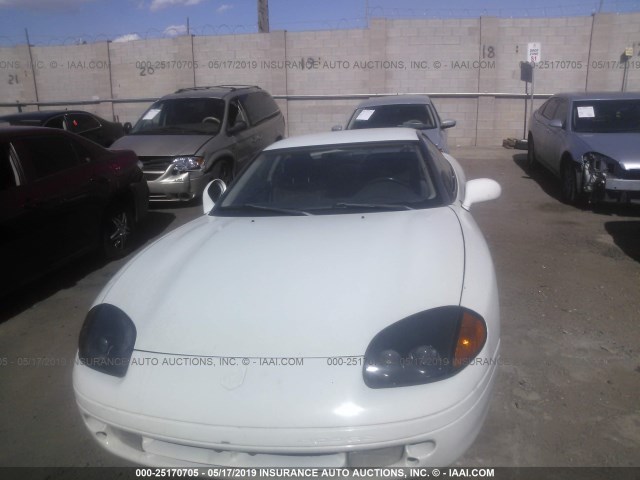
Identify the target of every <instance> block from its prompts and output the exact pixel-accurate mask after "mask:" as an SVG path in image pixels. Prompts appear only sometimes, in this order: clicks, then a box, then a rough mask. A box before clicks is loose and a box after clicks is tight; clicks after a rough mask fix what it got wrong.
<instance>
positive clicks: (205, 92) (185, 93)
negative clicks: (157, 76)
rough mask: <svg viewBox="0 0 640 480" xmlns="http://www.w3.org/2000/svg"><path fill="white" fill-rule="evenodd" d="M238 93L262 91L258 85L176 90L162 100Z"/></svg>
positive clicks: (221, 96) (224, 95)
mask: <svg viewBox="0 0 640 480" xmlns="http://www.w3.org/2000/svg"><path fill="white" fill-rule="evenodd" d="M238 91H262V89H261V88H260V87H258V86H256V85H215V86H211V87H189V88H181V89H179V90H176V91H175V92H173V93H170V94H169V95H165V96H163V97H162V99H163V100H164V99H167V98H224V97H226V96H228V95H232V94H234V93H236V92H238Z"/></svg>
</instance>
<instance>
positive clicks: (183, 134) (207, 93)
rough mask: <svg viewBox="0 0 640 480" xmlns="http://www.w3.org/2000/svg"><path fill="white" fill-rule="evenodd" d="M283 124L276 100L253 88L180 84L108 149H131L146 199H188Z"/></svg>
mask: <svg viewBox="0 0 640 480" xmlns="http://www.w3.org/2000/svg"><path fill="white" fill-rule="evenodd" d="M284 127H285V126H284V117H283V116H282V113H281V112H280V109H279V108H278V106H277V104H276V102H275V101H274V100H273V98H272V97H271V95H269V93H267V92H266V91H264V90H262V89H261V88H259V87H255V86H244V85H221V86H215V87H194V88H183V89H181V90H178V91H177V92H175V93H173V94H171V95H166V96H164V97H162V98H161V99H160V100H158V101H156V102H155V103H153V105H151V107H149V109H148V110H147V111H146V112H144V114H143V115H142V116H141V117H140V119H139V120H138V122H137V123H136V124H135V126H134V127H133V128H132V129H131V131H130V132H129V134H128V135H126V136H124V137H122V138H120V139H119V140H117V141H116V142H115V143H114V144H113V145H112V146H111V148H112V149H129V150H133V151H134V152H136V154H137V155H138V158H140V160H141V161H142V164H143V171H144V175H145V178H146V180H147V184H148V185H149V192H150V199H151V200H183V201H188V200H191V199H193V198H194V197H196V196H198V195H200V194H201V193H202V191H203V190H204V187H205V185H206V184H207V183H208V182H209V181H211V180H212V179H214V178H219V179H221V180H223V181H224V182H226V183H229V182H230V181H231V180H232V179H233V176H234V174H235V173H236V172H237V171H238V170H239V169H240V168H242V166H243V165H244V163H245V162H246V161H248V160H249V159H251V158H252V157H253V156H254V155H255V154H256V153H258V152H259V151H261V150H262V149H263V148H265V147H267V146H268V145H271V144H272V143H273V142H275V141H277V140H280V139H282V138H283V137H284V133H285V128H284Z"/></svg>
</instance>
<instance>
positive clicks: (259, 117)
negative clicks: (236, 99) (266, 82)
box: [240, 92, 278, 125]
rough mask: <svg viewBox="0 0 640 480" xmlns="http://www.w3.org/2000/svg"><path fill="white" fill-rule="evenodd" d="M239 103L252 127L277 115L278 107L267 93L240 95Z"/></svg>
mask: <svg viewBox="0 0 640 480" xmlns="http://www.w3.org/2000/svg"><path fill="white" fill-rule="evenodd" d="M240 103H241V104H242V106H243V107H244V109H245V110H246V111H247V115H248V116H249V121H250V122H251V124H252V125H255V124H257V123H260V122H262V121H263V120H266V119H267V118H269V117H272V116H273V115H275V114H277V113H278V105H276V102H275V101H274V100H273V98H271V95H269V94H268V93H267V92H254V93H248V94H246V95H242V96H241V97H240Z"/></svg>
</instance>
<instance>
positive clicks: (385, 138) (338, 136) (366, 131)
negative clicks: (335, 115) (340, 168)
mask: <svg viewBox="0 0 640 480" xmlns="http://www.w3.org/2000/svg"><path fill="white" fill-rule="evenodd" d="M418 139H419V136H418V133H417V132H416V130H415V129H413V128H363V129H359V130H342V131H338V132H324V133H312V134H308V135H300V136H297V137H290V138H285V139H284V140H280V141H279V142H276V143H274V144H272V145H271V146H269V147H267V148H265V151H268V150H280V149H285V148H299V147H310V146H323V145H343V144H348V143H377V142H416V141H418Z"/></svg>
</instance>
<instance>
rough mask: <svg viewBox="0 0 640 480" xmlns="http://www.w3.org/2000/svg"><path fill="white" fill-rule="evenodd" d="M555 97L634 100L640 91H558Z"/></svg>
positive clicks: (572, 99)
mask: <svg viewBox="0 0 640 480" xmlns="http://www.w3.org/2000/svg"><path fill="white" fill-rule="evenodd" d="M554 97H557V98H566V99H568V100H571V101H579V100H632V99H640V92H567V93H558V94H555V95H554Z"/></svg>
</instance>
